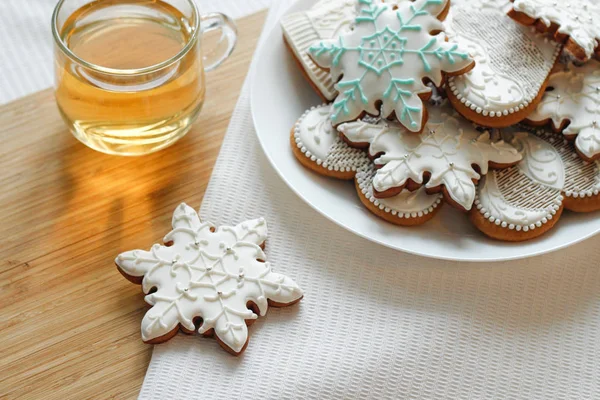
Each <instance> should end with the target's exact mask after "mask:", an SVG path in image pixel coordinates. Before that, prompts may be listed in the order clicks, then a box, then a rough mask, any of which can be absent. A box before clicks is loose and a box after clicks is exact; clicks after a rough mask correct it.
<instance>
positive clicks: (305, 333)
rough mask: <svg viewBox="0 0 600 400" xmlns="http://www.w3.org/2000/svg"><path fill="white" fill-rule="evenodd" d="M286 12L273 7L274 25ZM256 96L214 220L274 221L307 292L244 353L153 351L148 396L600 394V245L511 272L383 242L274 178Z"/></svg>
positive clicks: (208, 209)
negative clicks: (345, 225) (256, 119)
mask: <svg viewBox="0 0 600 400" xmlns="http://www.w3.org/2000/svg"><path fill="white" fill-rule="evenodd" d="M287 3H289V1H281V2H276V3H275V4H274V6H273V8H272V10H271V12H270V14H269V17H268V21H267V24H266V29H265V30H266V31H268V30H269V28H270V27H271V26H272V24H274V23H276V21H277V19H278V17H279V16H280V15H281V13H282V12H283V11H284V10H285V6H286V5H287ZM248 97H249V90H248V84H246V85H245V86H244V90H243V92H242V94H241V96H240V100H239V103H238V105H237V107H236V110H235V112H234V114H233V117H232V120H231V124H230V126H229V130H228V132H227V135H226V137H225V141H224V143H223V147H222V149H221V153H220V155H219V158H218V161H217V163H216V165H215V168H214V172H213V176H212V179H211V181H210V184H209V187H208V189H207V191H206V194H205V196H204V201H203V204H202V208H201V215H202V217H203V218H205V219H208V220H210V221H212V222H214V223H217V224H220V223H223V224H225V223H237V222H239V221H242V220H245V219H248V218H253V217H258V216H264V217H265V218H267V220H268V222H269V228H270V232H269V239H268V240H267V249H266V252H267V256H268V258H269V260H270V261H271V262H272V263H273V264H274V266H275V269H276V270H279V271H281V272H283V273H285V274H287V275H289V276H291V277H293V278H294V279H295V280H296V282H298V283H299V284H300V285H301V286H302V287H303V289H304V291H305V297H304V299H303V300H302V301H301V302H300V303H299V304H298V305H295V306H292V307H288V308H283V309H275V308H271V309H270V310H269V313H268V315H267V316H266V317H265V318H261V319H259V320H258V321H257V322H256V323H255V324H254V325H252V326H251V327H250V343H249V345H248V348H247V350H246V352H245V353H244V354H243V355H242V356H240V357H233V356H231V355H229V354H228V353H226V352H225V351H223V350H222V349H221V348H220V347H219V345H218V344H217V343H216V341H215V340H213V339H206V338H202V337H199V336H187V335H183V334H179V335H177V336H176V337H175V338H173V339H171V340H170V341H169V342H167V343H164V344H161V345H157V346H155V348H154V353H153V355H152V361H151V363H150V366H149V368H148V372H147V375H146V379H145V381H144V385H143V387H142V390H141V394H140V398H141V399H161V400H162V399H237V398H243V399H350V398H361V399H362V398H373V399H436V400H438V399H527V400H532V399H540V400H541V399H543V400H548V399H559V398H560V399H577V400H580V399H592V398H600V378H599V377H600V361H599V360H600V272H599V266H600V246H599V244H600V240H599V239H600V238H594V239H591V240H588V241H587V242H584V243H581V244H579V245H576V246H573V247H571V248H569V249H566V250H561V251H559V252H556V253H552V254H549V255H546V256H541V257H537V258H530V259H526V260H522V261H517V262H507V263H500V264H459V263H454V262H444V261H436V260H430V259H426V258H421V257H417V256H412V255H409V254H404V253H400V252H396V251H393V250H389V249H386V248H383V247H380V246H378V245H375V244H373V243H370V242H368V241H366V240H364V239H361V238H359V237H357V236H355V235H353V234H351V233H349V232H347V231H345V230H343V229H342V228H340V227H338V226H336V225H334V224H333V223H331V222H329V221H328V220H326V219H325V218H323V217H322V216H320V215H319V214H317V213H316V212H315V211H313V210H312V209H310V208H309V207H308V206H307V205H306V204H304V203H303V202H302V201H301V200H300V199H299V198H297V197H296V195H294V194H293V193H292V192H291V191H290V190H289V189H288V188H287V186H286V185H285V184H284V183H283V182H282V180H281V179H280V178H279V177H278V176H277V175H276V173H275V172H274V171H273V170H272V168H271V166H270V165H269V164H268V162H267V160H266V158H265V157H264V155H263V152H262V150H261V148H260V146H259V144H258V141H257V139H256V136H255V133H254V131H253V125H252V119H251V114H250V105H249V101H248ZM273 112H276V110H273ZM276 133H277V132H274V134H276ZM279 133H280V134H282V135H287V134H288V132H279ZM307 173H308V172H307ZM182 200H186V199H182Z"/></svg>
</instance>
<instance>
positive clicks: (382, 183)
mask: <svg viewBox="0 0 600 400" xmlns="http://www.w3.org/2000/svg"><path fill="white" fill-rule="evenodd" d="M429 110H430V113H431V116H430V118H429V122H428V123H427V126H426V129H427V133H424V134H422V135H414V134H412V133H411V132H409V131H407V130H406V129H404V128H403V127H402V126H401V125H398V124H395V123H389V122H386V121H379V122H378V123H368V122H365V121H355V122H350V123H346V124H342V125H340V126H339V127H338V130H339V131H340V132H341V133H342V134H343V135H344V136H345V137H346V138H347V140H349V141H350V142H352V143H353V144H354V145H355V146H365V145H367V146H369V154H370V156H371V157H372V158H374V159H375V164H376V165H377V166H378V167H380V168H379V169H378V170H377V173H376V175H375V177H374V178H373V187H374V189H375V197H380V198H383V197H389V196H394V195H397V194H398V193H400V191H401V190H402V189H404V188H408V189H411V190H413V189H416V188H418V187H420V186H422V185H424V186H425V188H426V189H427V192H428V193H438V192H442V193H443V194H444V197H445V199H446V201H448V202H449V203H450V204H452V205H454V206H455V207H457V208H459V209H461V210H470V209H471V206H472V204H473V201H474V199H475V183H476V182H477V181H478V180H479V179H480V178H481V175H485V174H486V173H487V171H488V166H489V165H491V166H493V167H495V168H506V167H509V166H512V165H514V164H516V163H517V162H519V161H520V160H521V156H520V154H519V153H518V152H517V150H516V149H515V148H514V147H513V146H511V145H510V144H508V143H505V142H504V141H502V140H499V141H493V140H492V139H491V138H490V134H489V132H487V131H485V132H483V133H482V132H480V131H479V130H477V129H476V128H475V126H474V125H473V124H472V123H470V122H469V121H467V120H465V119H464V118H462V117H460V116H459V115H458V114H456V112H455V111H454V110H453V109H452V108H451V107H450V106H449V105H448V104H447V103H444V104H443V105H441V106H439V107H430V108H429Z"/></svg>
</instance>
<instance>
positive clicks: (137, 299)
mask: <svg viewBox="0 0 600 400" xmlns="http://www.w3.org/2000/svg"><path fill="white" fill-rule="evenodd" d="M264 17H265V13H264V12H261V13H258V14H255V15H252V16H249V17H246V18H243V19H241V20H239V21H238V29H239V36H240V37H239V43H238V46H237V48H236V50H235V52H234V54H233V56H232V57H231V58H230V59H229V60H227V61H226V62H225V63H224V64H223V65H222V66H221V67H220V68H219V69H217V70H216V71H213V72H210V73H208V74H207V96H206V102H205V105H204V108H203V110H202V113H201V115H200V118H199V119H198V121H197V122H196V123H195V125H194V127H193V128H192V130H191V131H190V133H188V135H187V136H186V137H184V138H183V139H181V140H180V141H179V142H178V143H176V144H175V145H173V146H171V147H170V148H168V149H166V150H163V151H161V152H158V153H155V154H151V155H149V156H145V157H139V158H126V157H116V156H108V155H104V154H101V153H97V152H94V151H93V150H90V149H88V148H87V147H85V146H84V145H82V144H80V143H79V142H78V141H77V140H76V139H74V138H73V137H72V136H71V134H70V133H69V132H68V131H67V129H66V127H65V125H64V124H63V122H62V120H61V118H60V116H59V114H58V110H57V108H56V105H55V103H54V98H53V94H52V91H51V89H48V90H44V91H42V92H39V93H36V94H33V95H31V96H28V97H25V98H23V99H20V100H18V101H15V102H13V103H10V104H7V105H4V106H1V107H0V186H1V187H2V190H0V236H1V237H2V244H1V245H0V263H1V264H0V343H1V347H0V398H2V399H4V398H8V399H12V398H26V399H37V398H43V399H87V398H94V399H103V398H115V399H129V398H136V397H137V395H138V393H139V390H140V387H141V384H142V381H143V379H144V374H145V372H146V368H147V366H148V363H149V361H150V356H151V353H152V346H150V345H146V344H144V343H143V342H142V340H141V338H140V323H141V320H142V317H143V315H144V313H145V312H146V310H147V306H146V303H145V302H144V300H143V294H142V292H141V290H140V286H138V285H133V284H131V283H130V282H128V281H127V280H125V279H124V278H123V277H122V276H121V275H120V274H119V273H118V271H117V269H116V268H115V265H114V258H115V256H116V255H117V254H119V253H120V252H122V251H124V250H130V249H133V248H137V247H140V246H142V247H143V245H144V244H146V245H150V244H152V243H155V242H156V241H157V240H158V239H160V238H161V237H162V235H163V234H164V232H166V231H168V230H169V227H170V222H171V214H172V212H173V210H174V209H175V207H176V206H177V204H179V203H180V202H182V201H185V202H186V203H188V204H190V205H194V206H195V207H199V206H200V203H201V201H202V196H203V194H204V191H205V189H206V185H207V184H208V180H209V178H210V175H211V171H212V168H213V165H214V162H215V159H216V157H217V155H218V152H219V148H220V146H221V142H222V139H223V135H224V133H225V131H226V129H227V126H228V124H229V119H230V116H231V113H232V111H233V108H234V106H235V103H236V100H237V98H238V95H239V92H240V90H241V87H242V83H243V81H244V78H245V76H246V74H247V72H248V66H249V64H250V60H251V58H252V54H253V52H254V49H255V46H256V41H257V39H258V36H259V34H260V31H261V29H262V26H263V22H264Z"/></svg>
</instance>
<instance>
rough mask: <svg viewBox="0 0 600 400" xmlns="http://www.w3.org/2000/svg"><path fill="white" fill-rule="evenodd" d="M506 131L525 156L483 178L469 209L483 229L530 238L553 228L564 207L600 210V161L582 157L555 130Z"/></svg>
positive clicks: (494, 235) (509, 237) (503, 235)
mask: <svg viewBox="0 0 600 400" xmlns="http://www.w3.org/2000/svg"><path fill="white" fill-rule="evenodd" d="M505 135H506V136H507V138H506V139H507V140H510V142H511V143H512V144H513V145H514V146H515V147H516V148H517V149H518V150H519V152H520V153H521V154H522V156H523V160H522V161H521V162H520V163H519V164H517V165H516V166H515V167H512V168H509V169H504V170H500V171H493V172H491V173H489V174H488V175H487V176H485V177H484V178H483V179H482V180H481V182H480V183H479V186H478V188H477V196H476V199H475V205H476V207H475V208H474V209H473V210H472V211H471V214H470V217H471V221H473V223H474V224H475V226H477V228H478V229H479V230H481V231H482V232H484V233H485V234H486V235H488V236H490V237H492V238H495V239H499V240H504V241H523V240H529V239H533V238H536V237H538V236H540V235H542V234H544V233H545V232H547V231H548V230H550V229H551V228H552V227H553V226H554V225H555V224H556V223H557V222H558V220H559V218H560V216H561V214H562V211H563V209H564V208H566V209H569V210H573V211H578V212H589V211H595V210H598V209H600V195H599V191H600V163H598V162H593V163H587V162H584V161H583V160H581V159H580V158H579V157H577V155H576V154H575V152H574V149H573V146H572V144H571V143H569V142H567V141H566V140H564V139H562V138H560V137H558V136H556V135H555V134H553V133H551V132H547V131H544V130H538V131H536V132H535V133H534V132H526V131H521V132H516V133H510V132H505Z"/></svg>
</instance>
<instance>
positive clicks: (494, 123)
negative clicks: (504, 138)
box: [444, 0, 561, 127]
mask: <svg viewBox="0 0 600 400" xmlns="http://www.w3.org/2000/svg"><path fill="white" fill-rule="evenodd" d="M510 4H511V3H510V0H453V2H452V8H451V10H450V14H449V16H448V18H447V19H446V21H445V23H444V25H445V26H446V28H447V29H446V32H447V33H448V37H449V38H450V39H451V40H452V41H454V42H456V43H458V45H459V46H461V47H462V48H464V49H465V50H466V51H468V52H469V54H470V55H471V56H472V57H473V58H474V59H475V62H476V65H475V68H473V69H472V70H471V71H469V72H468V73H466V74H464V75H460V76H453V77H450V78H448V85H447V86H448V90H447V93H448V98H449V100H450V101H451V102H452V105H453V106H454V107H455V108H456V110H457V111H458V112H459V113H460V114H461V115H463V116H464V117H465V118H467V119H469V120H471V121H473V122H476V123H478V124H480V125H483V126H488V127H506V126H510V125H513V124H515V123H517V122H519V121H522V120H523V119H525V118H526V117H527V115H528V114H530V113H531V112H532V111H533V110H534V109H535V106H536V105H537V103H539V101H540V100H541V98H542V94H543V92H544V88H545V87H546V84H547V81H548V76H549V75H550V72H551V70H552V67H553V66H554V64H555V62H556V61H557V59H558V56H559V55H560V52H561V46H560V45H559V44H557V43H555V42H552V41H550V40H548V39H547V38H546V37H544V35H542V34H541V33H538V32H536V31H535V30H534V29H533V28H530V27H525V26H521V25H518V24H515V23H514V22H513V21H512V20H511V19H510V18H509V17H508V16H507V15H506V11H507V9H509V8H510Z"/></svg>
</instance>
